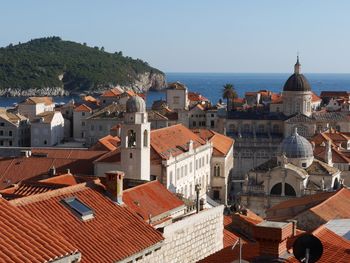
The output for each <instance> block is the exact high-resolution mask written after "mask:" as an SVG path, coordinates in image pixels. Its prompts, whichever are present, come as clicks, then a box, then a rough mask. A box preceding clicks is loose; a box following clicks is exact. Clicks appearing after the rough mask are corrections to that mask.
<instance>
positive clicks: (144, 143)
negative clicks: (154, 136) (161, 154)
mask: <svg viewBox="0 0 350 263" xmlns="http://www.w3.org/2000/svg"><path fill="white" fill-rule="evenodd" d="M143 146H144V147H148V131H147V130H144V132H143Z"/></svg>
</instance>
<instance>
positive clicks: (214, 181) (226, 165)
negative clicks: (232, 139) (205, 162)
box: [210, 146, 233, 204]
mask: <svg viewBox="0 0 350 263" xmlns="http://www.w3.org/2000/svg"><path fill="white" fill-rule="evenodd" d="M216 165H219V167H220V176H214V167H215V166H216ZM232 169H233V146H232V147H231V149H230V151H229V153H228V154H227V156H213V157H212V159H211V181H210V197H211V198H212V199H213V198H214V191H215V190H218V191H220V200H215V199H214V200H215V201H219V202H220V203H222V204H227V199H228V192H229V189H228V179H229V178H230V174H231V172H232Z"/></svg>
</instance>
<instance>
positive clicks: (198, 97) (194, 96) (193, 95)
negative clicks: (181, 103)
mask: <svg viewBox="0 0 350 263" xmlns="http://www.w3.org/2000/svg"><path fill="white" fill-rule="evenodd" d="M187 97H188V99H189V100H190V101H194V102H208V101H209V100H208V99H207V98H206V97H204V96H203V95H202V94H200V93H198V92H188V95H187Z"/></svg>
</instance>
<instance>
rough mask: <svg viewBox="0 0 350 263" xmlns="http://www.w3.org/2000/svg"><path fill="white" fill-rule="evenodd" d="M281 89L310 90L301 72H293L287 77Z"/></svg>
mask: <svg viewBox="0 0 350 263" xmlns="http://www.w3.org/2000/svg"><path fill="white" fill-rule="evenodd" d="M283 91H311V86H310V84H309V81H308V80H307V79H306V78H305V76H304V75H303V74H298V73H294V74H293V75H292V76H290V77H289V78H288V79H287V81H286V83H285V84H284V87H283Z"/></svg>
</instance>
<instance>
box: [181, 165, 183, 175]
mask: <svg viewBox="0 0 350 263" xmlns="http://www.w3.org/2000/svg"><path fill="white" fill-rule="evenodd" d="M183 176H184V167H183V166H182V167H181V177H183Z"/></svg>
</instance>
